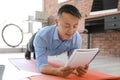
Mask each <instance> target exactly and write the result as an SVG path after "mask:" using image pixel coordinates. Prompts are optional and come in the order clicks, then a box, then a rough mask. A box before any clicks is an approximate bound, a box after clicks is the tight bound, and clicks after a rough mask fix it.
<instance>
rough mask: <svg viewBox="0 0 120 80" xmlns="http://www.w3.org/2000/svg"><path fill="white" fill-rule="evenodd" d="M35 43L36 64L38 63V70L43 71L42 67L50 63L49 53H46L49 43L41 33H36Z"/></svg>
mask: <svg viewBox="0 0 120 80" xmlns="http://www.w3.org/2000/svg"><path fill="white" fill-rule="evenodd" d="M33 45H34V50H35V56H36V64H37V67H38V70H39V71H40V72H41V70H42V68H43V67H44V66H45V65H47V64H48V54H46V46H47V43H46V41H45V40H44V39H43V38H41V37H40V36H39V35H36V36H35V39H34V42H33Z"/></svg>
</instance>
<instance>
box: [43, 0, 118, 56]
mask: <svg viewBox="0 0 120 80" xmlns="http://www.w3.org/2000/svg"><path fill="white" fill-rule="evenodd" d="M92 3H93V0H69V1H66V2H63V3H60V4H58V3H57V0H44V7H45V8H44V10H45V11H47V12H48V14H49V16H50V18H49V25H50V24H54V23H55V22H54V20H55V16H56V13H57V9H58V8H59V7H60V6H61V5H63V4H73V5H75V6H76V7H77V8H78V9H79V11H80V12H81V13H82V17H83V18H82V20H81V23H80V24H79V30H83V29H84V26H85V20H84V18H85V17H87V16H89V12H90V11H91V6H92ZM119 4H120V0H119ZM118 8H119V10H120V7H119V6H118ZM81 36H82V39H83V47H82V48H87V47H88V41H87V39H88V36H87V34H81ZM90 39H91V42H90V47H91V48H94V47H98V48H100V50H101V52H100V55H107V56H120V32H106V33H96V34H91V37H90Z"/></svg>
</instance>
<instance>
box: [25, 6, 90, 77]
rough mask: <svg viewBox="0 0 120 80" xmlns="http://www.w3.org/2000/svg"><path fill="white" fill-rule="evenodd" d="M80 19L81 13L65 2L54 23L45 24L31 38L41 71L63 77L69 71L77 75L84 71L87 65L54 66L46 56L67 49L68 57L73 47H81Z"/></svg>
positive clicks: (54, 54) (57, 53) (58, 53)
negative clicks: (71, 66)
mask: <svg viewBox="0 0 120 80" xmlns="http://www.w3.org/2000/svg"><path fill="white" fill-rule="evenodd" d="M80 19H81V14H80V13H79V11H78V9H77V8H76V7H74V6H73V5H69V4H66V5H63V6H62V7H61V8H60V9H59V11H58V14H57V20H56V25H51V26H46V27H44V28H42V29H41V30H40V31H38V32H37V34H36V35H35V39H34V40H33V45H34V46H33V49H34V50H33V52H34V53H35V58H36V63H37V66H38V69H39V71H40V72H41V73H45V74H50V75H56V76H63V77H66V76H68V75H69V74H71V73H75V74H76V75H79V76H81V75H83V74H85V73H86V70H87V68H88V66H87V65H86V66H85V67H84V68H83V67H81V66H80V67H78V68H76V69H73V68H70V67H58V68H56V67H54V66H52V65H49V64H48V56H56V55H60V54H61V53H63V52H65V51H67V52H68V57H70V55H71V54H72V52H73V50H74V49H78V48H81V45H82V39H81V36H80V35H79V33H78V31H77V30H78V24H79V21H80ZM27 52H28V50H27ZM27 52H26V54H27ZM28 53H29V52H28Z"/></svg>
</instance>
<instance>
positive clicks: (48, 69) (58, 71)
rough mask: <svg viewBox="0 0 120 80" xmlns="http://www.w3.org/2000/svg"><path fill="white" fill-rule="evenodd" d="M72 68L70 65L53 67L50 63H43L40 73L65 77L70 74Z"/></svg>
mask: <svg viewBox="0 0 120 80" xmlns="http://www.w3.org/2000/svg"><path fill="white" fill-rule="evenodd" d="M73 70H74V69H73V68H70V67H59V68H58V67H57V68H56V67H53V66H51V65H45V66H44V67H43V68H42V71H41V73H44V74H50V75H55V76H62V77H66V76H68V75H69V74H71V73H72V72H73Z"/></svg>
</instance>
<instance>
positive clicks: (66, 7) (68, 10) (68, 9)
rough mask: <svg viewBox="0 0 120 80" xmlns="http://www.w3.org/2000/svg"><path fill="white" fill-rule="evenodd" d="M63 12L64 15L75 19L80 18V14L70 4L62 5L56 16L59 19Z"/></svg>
mask: <svg viewBox="0 0 120 80" xmlns="http://www.w3.org/2000/svg"><path fill="white" fill-rule="evenodd" d="M63 12H65V13H69V14H71V15H73V16H75V17H77V18H79V19H80V18H81V14H80V12H79V10H78V9H77V8H76V7H75V6H73V5H70V4H65V5H63V6H62V7H61V8H60V9H59V10H58V13H57V15H58V16H59V17H60V16H61V15H62V13H63Z"/></svg>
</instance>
